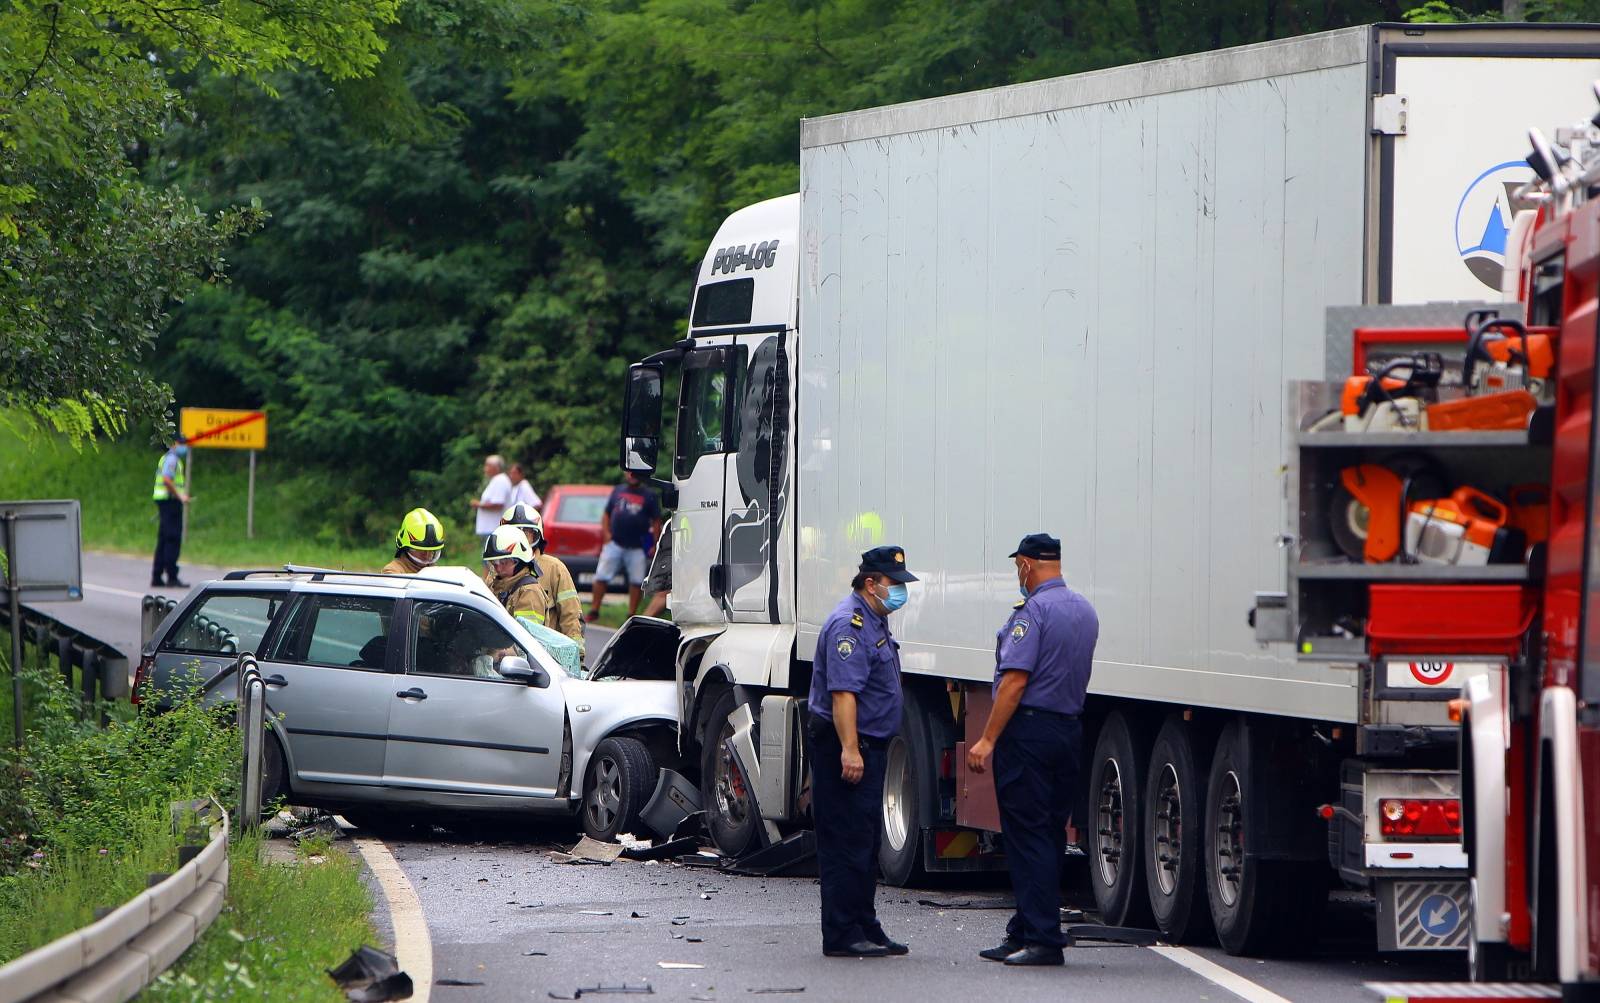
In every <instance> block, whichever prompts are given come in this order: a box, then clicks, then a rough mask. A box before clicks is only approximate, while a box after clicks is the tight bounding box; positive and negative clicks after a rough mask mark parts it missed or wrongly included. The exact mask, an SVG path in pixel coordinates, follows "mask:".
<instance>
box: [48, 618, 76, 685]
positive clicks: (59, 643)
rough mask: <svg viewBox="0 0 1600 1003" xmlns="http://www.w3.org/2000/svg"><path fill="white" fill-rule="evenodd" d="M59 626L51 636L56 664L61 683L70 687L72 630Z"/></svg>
mask: <svg viewBox="0 0 1600 1003" xmlns="http://www.w3.org/2000/svg"><path fill="white" fill-rule="evenodd" d="M57 626H58V627H60V629H59V630H57V631H56V633H55V634H54V635H52V637H51V639H50V640H51V641H52V643H53V644H54V645H55V649H56V664H57V666H58V667H59V668H60V669H61V685H63V686H65V687H66V688H67V689H69V690H70V689H72V632H71V631H70V630H69V629H67V628H65V627H61V625H60V624H57Z"/></svg>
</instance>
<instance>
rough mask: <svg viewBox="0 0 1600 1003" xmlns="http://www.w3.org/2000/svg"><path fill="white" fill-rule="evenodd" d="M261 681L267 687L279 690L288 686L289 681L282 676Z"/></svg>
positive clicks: (269, 677)
mask: <svg viewBox="0 0 1600 1003" xmlns="http://www.w3.org/2000/svg"><path fill="white" fill-rule="evenodd" d="M261 681H262V682H264V683H266V684H267V685H268V686H276V687H277V688H278V689H280V690H281V689H283V688H284V687H285V686H287V685H289V680H287V679H285V678H283V677H282V676H268V677H267V678H265V679H263V680H261Z"/></svg>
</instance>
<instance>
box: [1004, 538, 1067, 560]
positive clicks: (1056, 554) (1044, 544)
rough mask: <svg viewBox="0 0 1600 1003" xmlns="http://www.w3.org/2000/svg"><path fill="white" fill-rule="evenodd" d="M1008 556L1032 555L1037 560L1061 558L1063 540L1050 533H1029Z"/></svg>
mask: <svg viewBox="0 0 1600 1003" xmlns="http://www.w3.org/2000/svg"><path fill="white" fill-rule="evenodd" d="M1006 556H1007V557H1031V558H1033V559H1034V560H1037V561H1059V560H1061V541H1060V540H1058V539H1056V538H1055V537H1053V536H1051V535H1050V534H1049V533H1029V534H1028V535H1027V536H1024V537H1023V538H1022V542H1021V543H1019V544H1017V549H1016V550H1013V551H1012V552H1011V553H1009V554H1007V555H1006Z"/></svg>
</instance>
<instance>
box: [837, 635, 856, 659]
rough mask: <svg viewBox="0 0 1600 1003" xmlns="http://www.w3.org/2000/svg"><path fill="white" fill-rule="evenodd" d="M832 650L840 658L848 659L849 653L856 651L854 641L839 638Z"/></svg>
mask: <svg viewBox="0 0 1600 1003" xmlns="http://www.w3.org/2000/svg"><path fill="white" fill-rule="evenodd" d="M833 650H834V651H835V652H837V653H838V655H839V657H840V658H849V657H850V654H851V652H853V651H855V650H856V639H855V638H853V637H841V638H839V641H838V643H837V644H835V645H834V646H833Z"/></svg>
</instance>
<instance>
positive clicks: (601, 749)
mask: <svg viewBox="0 0 1600 1003" xmlns="http://www.w3.org/2000/svg"><path fill="white" fill-rule="evenodd" d="M655 786H656V761H655V757H654V756H652V755H651V754H650V749H649V748H648V747H647V746H646V745H645V744H644V743H643V742H641V741H639V740H638V739H637V738H629V737H627V736H626V735H621V736H617V737H614V738H608V739H606V740H605V741H603V742H601V743H600V744H599V745H597V746H595V750H594V755H592V756H590V757H589V769H588V779H587V780H586V781H585V782H584V785H583V831H584V832H586V833H588V834H589V835H590V836H591V837H593V838H594V839H598V840H601V841H603V842H608V843H609V842H614V841H615V840H616V838H617V833H619V832H634V831H637V829H638V824H639V812H641V811H643V810H644V806H645V805H646V804H647V803H648V802H649V801H650V795H651V793H652V792H653V791H654V790H655Z"/></svg>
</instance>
